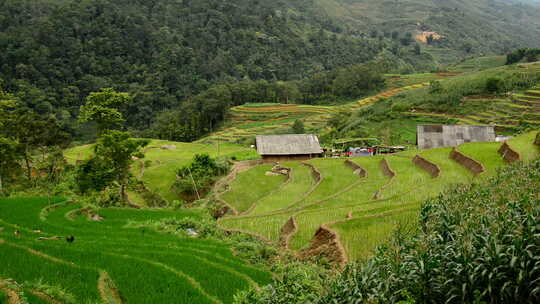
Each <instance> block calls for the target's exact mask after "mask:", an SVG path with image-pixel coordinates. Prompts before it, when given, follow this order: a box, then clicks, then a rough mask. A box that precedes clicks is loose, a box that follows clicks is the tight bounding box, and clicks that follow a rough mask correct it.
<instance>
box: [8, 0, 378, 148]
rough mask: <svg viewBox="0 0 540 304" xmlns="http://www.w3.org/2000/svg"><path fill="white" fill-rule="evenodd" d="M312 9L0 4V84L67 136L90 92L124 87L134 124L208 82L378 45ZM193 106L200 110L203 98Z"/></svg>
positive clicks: (294, 73) (296, 70) (239, 2)
mask: <svg viewBox="0 0 540 304" xmlns="http://www.w3.org/2000/svg"><path fill="white" fill-rule="evenodd" d="M312 8H313V7H312V5H311V1H270V2H268V1H246V0H236V1H227V2H223V1H216V0H206V1H173V0H161V1H108V0H100V1H57V0H47V1H1V2H0V29H1V32H0V49H1V50H2V52H0V67H1V73H0V78H1V79H2V82H1V83H2V87H3V89H4V90H5V91H8V92H11V93H14V94H15V95H16V97H17V98H18V99H20V100H21V101H22V104H24V105H25V106H26V107H28V108H30V109H32V110H33V111H35V112H37V113H39V114H51V115H54V116H56V117H57V118H58V119H59V120H60V121H62V122H64V123H65V127H66V128H67V129H69V131H70V132H71V133H73V134H75V133H77V132H78V130H77V126H76V125H75V124H74V119H73V118H74V117H75V116H76V115H77V112H78V109H79V106H80V105H81V104H82V101H83V100H84V98H85V97H86V96H87V95H88V94H89V93H90V92H93V91H97V90H99V89H100V88H104V87H114V88H115V89H117V90H120V91H128V92H130V93H131V94H132V95H133V96H134V101H133V102H132V103H131V104H130V105H129V106H128V107H127V108H126V109H124V111H125V112H126V114H128V115H127V126H128V127H130V128H134V129H139V130H141V129H145V128H147V127H149V126H150V125H151V123H152V122H153V120H154V117H155V115H156V114H157V113H158V112H161V111H163V110H167V109H170V108H173V107H175V106H177V105H178V104H179V103H181V102H183V101H186V100H189V99H191V98H192V97H193V96H195V95H196V94H197V93H200V92H202V91H205V90H207V89H209V88H210V87H211V86H212V85H214V84H220V83H222V84H223V83H231V82H235V81H238V80H246V81H249V80H264V81H274V80H291V79H302V78H304V77H306V76H307V75H311V74H314V73H316V72H323V71H329V70H334V69H336V68H339V67H344V66H348V65H351V64H354V63H358V62H365V61H367V60H369V59H371V58H372V57H373V56H374V55H375V54H377V53H379V52H380V51H381V49H382V48H383V47H384V46H383V45H382V44H381V43H379V41H378V40H375V41H373V42H371V41H369V40H365V39H363V38H359V37H354V36H352V35H349V34H347V33H344V29H343V28H342V27H340V26H339V25H338V24H336V23H334V22H332V21H331V20H330V19H329V18H327V17H326V16H325V15H324V14H317V13H316V12H315V11H314V10H312ZM212 102H213V101H212ZM197 103H198V107H199V108H198V109H194V111H196V112H201V109H200V108H201V107H202V108H204V107H205V106H206V105H200V104H199V103H200V102H199V101H197ZM209 103H210V102H209ZM208 106H209V107H213V106H215V105H211V104H210V105H208ZM220 106H221V105H220ZM209 120H212V119H209ZM207 124H208V123H207ZM197 128H198V126H197ZM210 128H211V126H210ZM84 129H88V128H84ZM186 139H188V138H186Z"/></svg>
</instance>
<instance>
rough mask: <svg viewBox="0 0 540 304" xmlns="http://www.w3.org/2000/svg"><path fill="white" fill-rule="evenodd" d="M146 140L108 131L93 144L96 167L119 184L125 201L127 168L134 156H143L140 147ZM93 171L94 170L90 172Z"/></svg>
mask: <svg viewBox="0 0 540 304" xmlns="http://www.w3.org/2000/svg"><path fill="white" fill-rule="evenodd" d="M148 143H149V141H148V140H142V139H131V138H130V134H129V133H128V132H120V131H109V132H107V133H105V134H103V135H102V136H101V137H100V138H99V139H98V141H97V143H96V145H95V146H94V153H95V155H96V156H95V160H93V161H95V162H97V163H98V164H99V165H98V166H96V168H99V169H100V170H106V171H108V173H107V174H106V175H107V176H110V177H111V178H112V181H115V182H117V183H118V184H119V185H120V189H119V190H120V197H121V199H122V200H123V201H127V195H126V188H127V184H128V181H129V177H130V172H129V168H130V166H131V165H132V164H133V162H134V161H135V160H134V159H135V158H143V157H144V153H143V152H142V151H141V149H142V148H143V147H145V146H147V145H148ZM91 173H95V172H91Z"/></svg>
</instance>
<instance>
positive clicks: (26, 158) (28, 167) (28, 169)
mask: <svg viewBox="0 0 540 304" xmlns="http://www.w3.org/2000/svg"><path fill="white" fill-rule="evenodd" d="M24 162H25V164H26V176H27V177H28V180H32V166H31V165H30V157H29V156H28V144H26V148H25V149H24Z"/></svg>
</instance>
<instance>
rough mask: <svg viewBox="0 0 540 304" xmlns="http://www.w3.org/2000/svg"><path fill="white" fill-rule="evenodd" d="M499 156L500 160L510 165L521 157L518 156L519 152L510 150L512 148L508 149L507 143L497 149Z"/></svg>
mask: <svg viewBox="0 0 540 304" xmlns="http://www.w3.org/2000/svg"><path fill="white" fill-rule="evenodd" d="M499 154H501V155H502V158H503V159H504V160H505V161H506V162H508V163H512V162H515V161H518V160H520V159H521V155H520V154H519V152H517V151H516V150H514V149H512V147H510V145H508V143H507V142H504V144H503V145H502V146H501V148H500V149H499Z"/></svg>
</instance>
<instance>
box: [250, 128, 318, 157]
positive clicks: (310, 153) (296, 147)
mask: <svg viewBox="0 0 540 304" xmlns="http://www.w3.org/2000/svg"><path fill="white" fill-rule="evenodd" d="M256 141H257V152H258V153H259V154H260V155H261V156H262V158H263V160H264V161H265V162H272V161H287V160H306V159H310V158H314V157H321V156H322V153H323V150H322V149H321V145H320V144H319V139H318V138H317V136H315V135H313V134H284V135H258V136H257V138H256Z"/></svg>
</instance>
